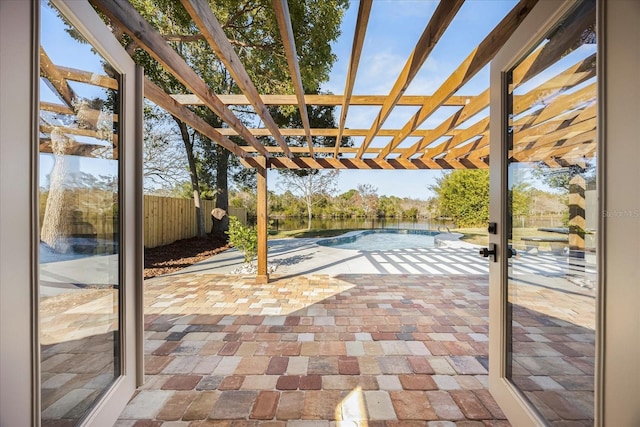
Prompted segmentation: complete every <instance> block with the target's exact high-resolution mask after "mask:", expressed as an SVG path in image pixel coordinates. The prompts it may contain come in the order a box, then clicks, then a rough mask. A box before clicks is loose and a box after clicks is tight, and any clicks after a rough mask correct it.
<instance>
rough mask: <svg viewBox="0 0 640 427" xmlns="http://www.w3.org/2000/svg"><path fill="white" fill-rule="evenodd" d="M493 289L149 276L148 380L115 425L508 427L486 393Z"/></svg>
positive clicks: (407, 282) (354, 277)
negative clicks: (488, 333)
mask: <svg viewBox="0 0 640 427" xmlns="http://www.w3.org/2000/svg"><path fill="white" fill-rule="evenodd" d="M487 280H488V279H487V276H486V275H476V276H465V277H461V276H455V277H454V276H443V275H417V274H415V275H410V274H405V275H402V274H396V275H366V274H342V275H337V276H334V277H331V276H327V275H312V276H296V277H292V278H281V279H278V278H277V277H276V278H274V279H273V280H272V281H271V282H270V283H269V284H267V285H262V286H256V285H255V284H254V283H253V279H252V278H244V279H243V278H238V277H234V276H231V275H219V274H202V273H199V274H198V273H191V274H188V273H187V274H180V275H175V276H168V277H161V278H156V279H152V280H148V281H147V282H146V283H145V288H146V289H145V298H146V301H145V306H146V311H145V313H146V317H145V318H146V333H145V338H146V339H145V354H146V356H145V361H146V374H147V377H146V384H145V385H144V386H143V387H142V388H141V389H140V390H139V391H138V392H137V393H136V395H135V396H134V398H133V399H132V400H131V402H130V403H129V405H128V406H127V407H126V409H125V410H124V412H123V413H122V415H121V418H120V420H119V421H118V423H117V425H118V426H120V427H124V426H136V427H138V426H161V425H162V426H165V427H168V426H213V425H215V426H246V425H256V426H257V425H264V426H267V425H268V426H270V427H271V426H273V427H279V426H292V427H306V426H309V427H325V426H326V427H329V426H330V425H336V426H346V425H350V426H356V425H357V426H365V425H371V426H404V425H406V426H418V425H423V426H424V425H427V426H434V427H436V426H437V427H449V426H454V425H458V426H468V427H471V426H508V425H509V423H508V422H507V421H506V420H505V419H504V415H503V413H502V412H501V411H500V409H499V408H498V407H497V405H496V404H495V402H494V400H493V399H492V397H491V396H490V394H489V392H488V391H487V378H488V377H487V354H488V337H487V331H488V282H487ZM334 422H335V423H334Z"/></svg>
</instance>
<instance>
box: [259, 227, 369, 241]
mask: <svg viewBox="0 0 640 427" xmlns="http://www.w3.org/2000/svg"><path fill="white" fill-rule="evenodd" d="M356 230H365V229H364V228H340V229H333V230H324V229H320V228H312V229H306V228H304V229H301V230H288V231H275V230H269V239H282V238H285V237H295V238H298V239H302V238H319V237H335V236H340V235H341V234H344V233H347V232H349V231H356Z"/></svg>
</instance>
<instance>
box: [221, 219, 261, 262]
mask: <svg viewBox="0 0 640 427" xmlns="http://www.w3.org/2000/svg"><path fill="white" fill-rule="evenodd" d="M225 233H226V234H227V235H228V236H229V243H230V244H231V246H233V247H234V248H236V249H237V250H238V251H240V252H241V253H243V254H244V262H247V263H250V262H252V261H253V259H254V258H255V257H256V255H257V254H258V232H257V230H256V229H255V227H247V226H245V225H242V223H241V222H240V221H239V220H238V218H237V217H235V216H230V217H229V231H225Z"/></svg>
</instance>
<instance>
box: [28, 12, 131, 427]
mask: <svg viewBox="0 0 640 427" xmlns="http://www.w3.org/2000/svg"><path fill="white" fill-rule="evenodd" d="M39 3H40V9H39V20H38V21H39V31H38V34H39V35H40V37H39V46H38V57H39V76H40V78H39V82H38V83H39V85H38V86H39V90H38V98H39V100H38V108H37V111H38V122H39V124H38V127H39V129H38V130H39V133H38V134H39V140H38V141H36V142H34V143H37V147H38V150H37V151H38V159H37V175H36V177H37V178H36V179H37V182H38V186H37V192H38V200H39V203H38V205H39V209H38V214H37V216H38V226H37V228H38V236H39V239H38V240H39V242H38V262H37V264H38V268H37V277H38V283H37V287H36V291H37V292H36V295H37V302H36V307H37V308H36V310H37V318H38V320H37V323H36V329H37V340H38V343H37V344H38V345H37V347H36V348H37V351H38V357H37V361H36V364H35V366H36V369H37V370H38V375H37V381H36V387H35V388H36V390H35V394H36V396H35V401H36V402H38V406H39V410H38V411H37V413H38V415H37V416H36V417H37V419H38V421H39V425H42V426H48V425H51V426H54V425H91V426H99V425H105V426H108V425H112V424H113V423H114V422H115V420H116V419H117V417H118V414H119V413H120V412H121V411H122V409H123V408H124V405H126V403H127V401H128V399H129V398H130V397H131V396H132V394H133V392H134V390H135V387H136V385H137V380H138V378H137V376H138V373H139V369H138V368H139V365H138V360H137V359H138V357H137V355H139V354H140V353H141V352H140V349H139V342H140V340H141V338H142V337H141V334H140V332H139V331H138V328H139V327H140V325H141V322H140V319H139V316H140V298H139V296H140V294H139V289H140V285H141V274H140V272H141V265H142V262H141V258H140V255H141V250H140V249H141V246H140V241H141V239H140V233H141V231H140V230H141V229H140V222H139V218H140V217H141V216H142V215H141V213H140V211H139V209H140V203H139V198H140V194H141V189H140V186H139V178H138V173H139V161H138V160H137V159H139V154H138V153H137V151H136V150H137V146H138V144H141V140H140V138H139V130H140V119H141V99H142V98H141V97H142V93H141V90H140V87H141V70H139V69H136V67H135V64H134V63H133V61H132V60H131V58H130V57H129V56H128V55H127V54H126V52H125V51H124V49H123V48H122V47H121V46H120V44H119V43H118V41H117V40H116V39H115V37H113V35H112V34H111V32H110V31H109V29H108V28H107V27H106V26H105V25H104V23H103V22H102V20H101V19H100V18H99V16H98V15H97V13H96V12H95V11H94V10H93V8H92V7H91V6H90V4H89V3H88V2H85V1H72V0H50V1H49V0H41V1H40V2H39Z"/></svg>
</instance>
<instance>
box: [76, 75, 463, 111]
mask: <svg viewBox="0 0 640 427" xmlns="http://www.w3.org/2000/svg"><path fill="white" fill-rule="evenodd" d="M70 80H73V79H70ZM171 97H173V98H174V99H175V100H176V101H178V102H179V103H181V104H182V105H204V102H202V101H201V100H200V98H198V97H197V96H196V95H193V94H176V95H171ZM218 98H220V101H222V103H223V104H225V105H251V103H250V102H249V100H248V99H247V97H246V96H245V95H218ZM260 98H261V99H262V102H264V103H265V104H266V105H298V98H297V97H296V95H260ZM429 98H431V96H426V95H404V96H402V97H400V99H399V100H398V103H397V104H396V105H398V106H413V107H415V106H420V105H422V104H424V103H425V102H427V101H428V99H429ZM473 98H474V96H471V95H469V96H465V95H457V96H452V97H450V98H449V99H447V100H446V101H445V102H444V104H443V105H446V106H455V107H458V106H462V105H465V104H467V103H468V102H469V101H471V100H472V99H473ZM344 99H345V95H309V94H307V95H304V101H305V102H306V103H307V104H310V105H322V106H329V107H332V106H341V105H342V104H343V103H344ZM386 99H387V96H386V95H351V98H350V101H349V105H350V106H352V107H355V106H376V107H377V106H380V105H382V104H384V101H385V100H386Z"/></svg>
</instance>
